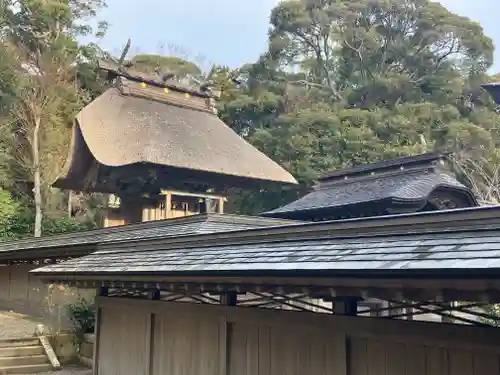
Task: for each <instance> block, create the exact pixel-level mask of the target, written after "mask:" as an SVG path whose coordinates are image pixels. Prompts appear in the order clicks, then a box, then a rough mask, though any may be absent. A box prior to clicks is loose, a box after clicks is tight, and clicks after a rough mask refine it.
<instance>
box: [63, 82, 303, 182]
mask: <svg viewBox="0 0 500 375" xmlns="http://www.w3.org/2000/svg"><path fill="white" fill-rule="evenodd" d="M118 81H119V84H117V85H116V86H115V87H112V88H110V89H108V90H107V91H106V92H105V93H104V94H102V95H101V96H100V97H98V98H97V99H96V100H94V101H93V102H92V103H90V104H89V105H88V106H87V107H85V108H84V109H83V110H82V111H81V112H80V113H79V114H78V115H77V117H76V122H75V129H74V134H73V143H72V147H71V150H70V156H69V158H68V161H67V165H66V168H65V170H66V172H65V173H64V175H63V176H61V177H60V179H59V180H58V181H57V182H56V184H55V185H56V186H59V187H62V188H70V189H74V190H79V189H81V188H82V181H83V180H84V179H86V178H87V179H88V178H89V173H90V172H89V171H90V169H92V168H93V166H94V167H95V164H96V162H97V166H99V165H100V166H104V167H108V168H109V167H114V168H119V167H124V166H129V165H132V164H151V165H155V166H164V167H169V168H175V169H182V170H190V171H195V172H202V173H205V174H207V173H208V174H217V175H222V176H227V177H236V178H239V179H250V180H259V181H270V182H278V183H296V181H295V179H294V178H293V176H292V175H291V174H290V173H288V172H287V171H285V170H284V169H283V168H282V167H280V166H279V165H278V164H277V163H275V162H274V161H272V160H271V159H269V158H268V157H267V156H266V155H264V154H263V153H261V152H260V151H258V150H257V149H256V148H254V147H253V146H252V145H250V144H249V143H248V142H246V141H245V140H244V139H243V138H241V137H240V136H239V135H237V134H236V133H235V132H234V131H233V130H231V129H230V128H229V127H228V126H227V125H226V124H224V123H223V122H222V121H221V120H220V119H219V118H218V117H217V115H216V114H215V113H214V108H213V99H212V98H211V97H210V96H208V95H204V94H202V93H201V92H200V95H196V93H193V94H191V93H189V92H186V90H177V89H176V88H175V86H169V87H170V89H168V88H166V87H165V86H162V87H160V86H159V85H149V84H145V83H144V82H137V81H135V80H132V79H128V78H124V77H119V78H118ZM93 159H95V160H93ZM238 184H240V185H241V181H240V182H239V183H238ZM97 190H99V189H97Z"/></svg>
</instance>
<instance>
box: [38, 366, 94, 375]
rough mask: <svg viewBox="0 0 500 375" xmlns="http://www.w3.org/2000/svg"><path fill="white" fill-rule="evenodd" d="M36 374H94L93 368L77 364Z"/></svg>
mask: <svg viewBox="0 0 500 375" xmlns="http://www.w3.org/2000/svg"><path fill="white" fill-rule="evenodd" d="M35 375H92V369H89V368H85V367H76V366H65V367H64V368H63V369H62V370H59V371H52V372H44V373H39V374H35Z"/></svg>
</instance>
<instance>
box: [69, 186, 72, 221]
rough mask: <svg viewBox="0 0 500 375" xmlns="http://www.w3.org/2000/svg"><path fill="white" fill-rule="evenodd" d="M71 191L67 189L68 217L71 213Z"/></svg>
mask: <svg viewBox="0 0 500 375" xmlns="http://www.w3.org/2000/svg"><path fill="white" fill-rule="evenodd" d="M72 200H73V191H72V190H69V191H68V217H69V218H71V213H72V212H73V202H72Z"/></svg>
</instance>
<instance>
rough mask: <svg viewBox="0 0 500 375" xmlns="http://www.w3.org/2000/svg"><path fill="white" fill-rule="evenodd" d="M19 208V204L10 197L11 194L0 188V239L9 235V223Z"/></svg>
mask: <svg viewBox="0 0 500 375" xmlns="http://www.w3.org/2000/svg"><path fill="white" fill-rule="evenodd" d="M18 210H19V204H18V203H17V202H16V201H14V199H12V196H11V194H10V193H9V192H8V191H7V190H4V189H1V188H0V240H1V239H2V238H7V237H10V235H11V233H10V223H11V222H12V220H13V219H14V217H15V216H16V214H17V212H18Z"/></svg>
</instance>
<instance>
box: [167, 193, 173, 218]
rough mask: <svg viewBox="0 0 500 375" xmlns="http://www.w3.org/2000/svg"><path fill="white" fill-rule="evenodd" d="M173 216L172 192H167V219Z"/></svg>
mask: <svg viewBox="0 0 500 375" xmlns="http://www.w3.org/2000/svg"><path fill="white" fill-rule="evenodd" d="M171 217H172V192H170V191H167V192H165V219H170V218H171Z"/></svg>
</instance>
